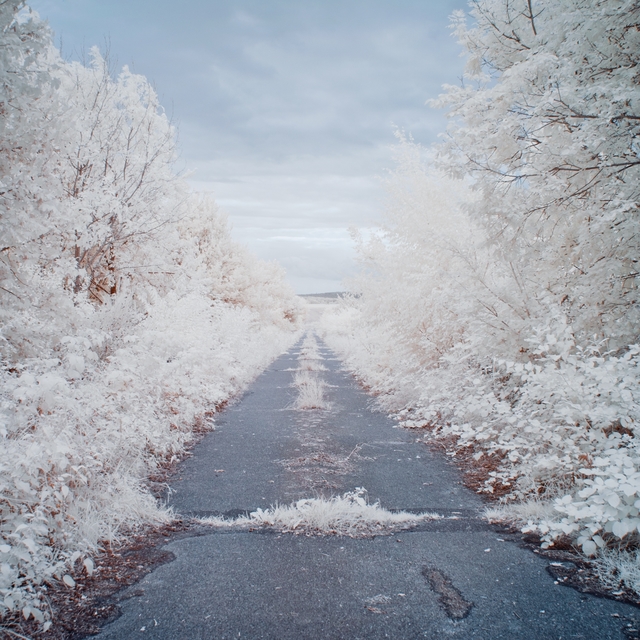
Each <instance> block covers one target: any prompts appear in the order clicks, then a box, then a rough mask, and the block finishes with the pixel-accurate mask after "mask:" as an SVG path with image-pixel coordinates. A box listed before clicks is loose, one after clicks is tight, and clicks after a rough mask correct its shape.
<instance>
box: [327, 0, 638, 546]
mask: <svg viewBox="0 0 640 640" xmlns="http://www.w3.org/2000/svg"><path fill="white" fill-rule="evenodd" d="M471 15H472V18H473V24H472V25H471V26H467V25H466V23H465V17H464V15H463V14H461V13H459V14H455V15H454V16H453V27H454V30H455V33H456V35H457V36H458V38H459V40H460V41H461V43H462V44H463V45H464V47H465V48H466V51H467V52H468V54H469V59H468V64H467V71H466V74H465V79H464V84H463V86H459V87H458V86H456V87H454V86H451V87H447V88H446V93H445V94H444V95H443V96H441V97H440V98H439V100H437V101H436V104H437V105H440V106H445V107H447V108H448V110H449V116H450V118H451V124H450V126H449V129H448V136H447V138H446V139H445V142H444V143H443V144H442V145H440V147H439V149H438V151H437V157H436V159H435V161H433V162H431V164H432V165H435V167H437V170H434V169H428V168H426V166H427V165H426V164H425V163H422V164H420V163H419V162H418V160H417V154H418V153H419V151H418V150H417V149H415V148H412V145H411V144H409V143H406V142H404V143H402V144H403V146H404V147H405V148H406V151H405V153H404V155H403V157H402V158H401V162H400V165H399V169H398V170H397V171H396V172H395V177H394V181H393V186H392V203H393V204H392V206H390V207H389V210H388V217H389V222H388V224H387V229H386V230H385V231H384V232H383V236H382V240H375V241H374V242H373V243H370V244H369V245H368V246H365V247H363V248H362V249H361V251H362V254H363V257H364V258H365V260H366V264H367V265H368V266H369V272H368V273H365V274H364V275H363V276H362V277H361V279H360V280H359V281H358V282H357V283H356V286H355V289H356V291H358V292H360V293H361V294H362V296H361V297H360V298H356V299H354V300H353V301H352V302H351V309H346V310H343V312H342V313H343V316H344V317H345V318H347V320H348V322H347V325H346V328H345V327H344V326H343V327H342V329H340V331H341V334H342V335H341V336H340V335H339V334H340V331H337V332H336V326H335V325H336V323H337V321H335V320H334V327H333V340H334V344H335V345H336V346H337V347H338V348H341V349H342V350H343V351H344V352H345V353H346V354H347V357H348V361H349V362H350V364H351V366H352V367H353V368H354V369H355V370H356V371H357V372H358V373H359V375H361V376H362V377H363V379H364V380H365V381H366V382H367V383H368V384H371V385H372V386H373V387H374V389H376V390H377V391H379V392H382V393H383V394H384V395H383V398H384V400H385V402H386V404H387V406H388V407H390V408H393V409H396V410H400V416H401V418H402V419H403V421H404V422H405V424H408V425H409V426H422V425H429V426H430V427H431V428H432V429H433V430H434V432H435V433H436V434H440V435H447V436H455V437H456V439H457V443H458V444H457V446H458V448H464V447H472V450H475V452H476V453H475V459H476V460H478V464H482V461H483V459H484V460H488V461H490V464H489V463H488V464H487V470H489V469H492V470H491V472H490V473H489V475H488V480H487V482H486V484H485V490H487V491H491V492H496V491H500V492H507V493H509V495H510V497H511V498H521V499H531V498H533V499H535V500H539V499H542V500H547V501H548V503H549V505H551V506H552V507H553V508H552V510H551V511H549V510H548V509H547V510H546V511H544V514H543V515H540V514H542V512H540V514H538V516H537V517H535V518H534V517H532V519H531V522H530V523H529V525H528V526H529V528H531V529H533V530H536V531H538V532H539V533H541V534H542V535H543V537H544V538H545V539H546V542H547V543H548V544H551V543H552V542H553V540H554V539H556V538H557V537H558V536H559V535H570V536H572V537H575V538H577V540H578V541H579V542H580V543H581V544H582V545H583V549H584V550H585V552H587V553H594V552H595V550H596V549H597V547H598V546H606V545H618V544H632V545H634V544H637V543H638V540H639V534H638V532H639V531H640V517H639V511H638V509H639V508H640V447H639V446H638V435H640V434H639V432H638V429H639V428H640V427H639V426H638V424H639V421H640V402H639V395H638V391H637V388H638V382H639V380H640V375H639V374H640V372H639V369H640V359H639V352H638V347H637V346H636V345H637V342H638V329H639V326H640V325H639V320H640V317H639V316H638V309H639V306H638V287H637V283H638V259H639V245H638V243H639V239H640V234H639V231H640V228H639V218H638V195H639V194H638V189H639V184H640V179H639V178H640V147H639V144H640V85H639V82H638V81H639V78H640V76H639V75H638V73H639V71H638V69H639V68H640V65H639V64H638V63H639V57H640V46H639V45H640V27H639V24H640V7H639V6H638V4H637V2H633V1H631V0H628V1H625V0H603V1H599V0H596V1H589V2H587V1H586V0H561V1H559V2H548V1H546V0H531V1H529V0H475V1H474V2H472V3H471ZM427 164H429V163H427ZM438 171H439V172H441V173H445V174H448V175H449V176H451V178H452V179H454V180H458V183H457V185H456V184H455V183H454V184H452V183H447V182H446V181H445V180H443V179H441V178H438V173H437V172H438ZM451 192H456V193H461V194H463V195H462V198H460V199H459V200H458V204H456V202H455V201H454V200H453V198H452V197H451ZM465 192H466V195H465ZM447 200H448V201H447ZM358 311H359V313H358ZM329 324H330V323H329V321H327V331H328V332H329V333H328V337H329V338H330V339H332V338H331V336H332V334H331V329H332V328H331V326H329ZM379 353H381V354H382V355H383V366H382V367H381V366H379V360H377V355H378V354H379ZM376 362H378V364H376Z"/></svg>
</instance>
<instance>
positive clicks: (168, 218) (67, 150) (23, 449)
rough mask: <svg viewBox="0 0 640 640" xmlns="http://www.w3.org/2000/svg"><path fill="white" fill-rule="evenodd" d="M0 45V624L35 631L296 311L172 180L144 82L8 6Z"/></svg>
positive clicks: (282, 336)
mask: <svg viewBox="0 0 640 640" xmlns="http://www.w3.org/2000/svg"><path fill="white" fill-rule="evenodd" d="M0 37H1V41H0V181H1V182H0V237H1V238H2V241H1V246H0V364H1V366H0V563H1V564H2V571H1V572H0V616H3V617H5V616H6V617H7V618H8V619H11V617H12V616H13V618H14V619H17V616H21V617H22V618H26V619H29V618H31V617H34V618H36V619H37V620H39V621H41V622H43V623H45V626H46V625H47V624H48V621H45V617H46V611H47V610H46V607H43V606H42V605H43V602H42V600H41V596H42V590H41V589H40V587H41V585H42V584H43V583H45V582H47V581H49V582H50V581H53V580H57V579H60V580H64V582H65V584H67V585H70V586H72V585H73V580H72V579H71V577H70V576H68V575H66V576H65V572H66V571H67V570H68V569H69V564H73V563H74V562H76V561H77V560H78V559H79V558H81V557H82V556H86V555H87V554H91V553H93V552H94V551H95V550H96V549H97V548H98V547H99V545H100V543H101V541H104V540H109V539H114V538H115V537H117V536H118V535H121V534H122V533H123V532H126V531H127V529H128V528H130V527H132V526H134V525H136V524H140V523H145V522H146V523H152V522H158V521H163V520H166V519H167V517H168V516H167V513H166V512H165V511H164V510H163V509H162V507H161V506H160V505H158V503H157V502H156V500H155V499H154V498H153V496H152V494H151V493H150V490H149V487H150V482H151V480H150V479H151V478H152V477H153V475H154V473H156V472H157V470H158V469H159V467H161V465H163V464H164V463H166V462H171V461H174V460H176V459H177V458H179V456H180V455H181V454H182V453H183V452H184V450H185V446H187V445H188V443H189V442H190V441H192V440H193V437H194V430H197V429H203V428H205V427H206V425H207V424H208V423H210V420H211V418H212V416H213V414H214V413H215V411H216V410H217V408H218V407H219V406H220V405H221V404H223V403H224V402H225V401H226V400H228V399H229V397H230V396H232V395H233V394H236V393H238V392H239V391H240V390H241V389H242V388H243V387H244V386H245V385H246V384H248V382H250V381H251V379H252V378H253V377H254V376H255V375H256V373H257V372H259V371H260V369H261V368H263V367H264V366H266V365H267V364H268V362H269V360H270V359H272V358H273V357H274V356H275V355H277V354H278V353H280V352H281V350H282V348H283V347H284V346H285V345H287V344H289V343H290V342H291V341H292V340H293V339H294V336H295V332H296V330H297V323H298V320H299V317H300V307H299V305H298V303H297V302H296V298H295V296H294V295H293V292H292V291H291V289H290V288H289V287H288V285H286V284H285V282H284V280H283V273H282V271H281V270H279V269H278V268H277V267H276V266H275V265H271V264H267V263H263V262H261V261H259V260H257V259H256V258H255V257H253V256H252V255H250V254H249V253H248V252H247V251H245V250H244V249H242V248H241V247H239V246H238V245H237V244H236V243H234V242H232V241H231V239H230V237H229V231H228V227H227V224H226V221H225V220H224V217H223V216H221V215H220V213H219V212H218V210H217V207H216V205H215V203H214V202H213V201H212V200H211V199H210V198H205V197H196V196H194V195H192V194H189V193H188V189H187V188H186V186H185V184H184V183H183V181H181V180H180V179H179V177H177V176H176V174H175V172H174V168H173V159H174V154H175V146H174V145H175V135H174V130H173V127H172V126H171V123H170V122H169V121H168V119H167V118H166V116H165V114H164V113H163V111H162V109H161V107H160V105H159V104H158V100H157V97H156V95H155V92H154V91H153V89H152V88H151V87H150V85H149V83H148V82H147V81H146V79H145V78H143V77H142V76H138V75H134V74H132V73H130V72H129V71H128V70H127V69H126V68H125V69H124V70H123V71H122V72H121V73H120V74H119V75H118V76H116V77H114V76H113V75H112V74H111V72H110V70H109V67H108V64H107V62H106V61H105V60H104V59H103V58H102V57H101V56H100V54H99V52H98V51H97V50H92V54H91V63H90V64H89V66H83V65H81V64H79V63H67V62H64V61H63V60H62V59H61V58H60V56H59V54H58V52H57V51H56V50H55V49H54V47H53V46H52V43H51V36H50V33H49V30H48V28H47V27H46V25H45V24H44V23H42V22H41V21H40V20H39V18H38V17H37V16H36V15H35V14H32V13H30V12H29V10H28V8H25V6H24V3H23V2H22V1H20V0H0ZM84 566H85V567H86V570H87V571H89V570H90V567H91V566H92V565H91V563H90V561H88V560H87V563H85V565H84Z"/></svg>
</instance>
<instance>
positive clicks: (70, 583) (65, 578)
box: [62, 574, 76, 589]
mask: <svg viewBox="0 0 640 640" xmlns="http://www.w3.org/2000/svg"><path fill="white" fill-rule="evenodd" d="M62 582H64V583H65V584H66V585H67V586H68V587H71V588H72V589H73V587H75V586H76V581H75V580H74V579H73V578H72V577H71V576H70V575H69V574H65V575H64V576H62Z"/></svg>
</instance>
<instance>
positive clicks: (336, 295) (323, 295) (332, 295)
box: [298, 291, 347, 298]
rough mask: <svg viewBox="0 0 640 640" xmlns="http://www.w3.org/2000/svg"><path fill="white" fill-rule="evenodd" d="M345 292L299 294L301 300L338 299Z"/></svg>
mask: <svg viewBox="0 0 640 640" xmlns="http://www.w3.org/2000/svg"><path fill="white" fill-rule="evenodd" d="M346 293H347V292H346V291H331V292H329V293H299V294H298V295H299V296H300V297H301V298H340V297H342V296H343V295H345V294H346Z"/></svg>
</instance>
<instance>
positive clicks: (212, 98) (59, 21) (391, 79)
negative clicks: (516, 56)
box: [29, 0, 466, 293]
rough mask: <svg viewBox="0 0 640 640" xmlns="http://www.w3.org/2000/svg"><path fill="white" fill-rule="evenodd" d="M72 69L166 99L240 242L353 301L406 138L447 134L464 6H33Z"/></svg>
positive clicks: (193, 1) (191, 166)
mask: <svg viewBox="0 0 640 640" xmlns="http://www.w3.org/2000/svg"><path fill="white" fill-rule="evenodd" d="M29 4H30V5H31V6H32V7H33V8H34V9H35V10H37V11H38V12H39V13H40V15H41V16H42V17H43V18H46V19H48V20H49V23H50V24H51V27H52V28H53V30H54V32H55V38H56V43H57V44H60V43H62V50H63V55H64V56H65V57H66V58H72V59H77V58H79V57H81V56H82V52H83V51H87V50H88V49H89V48H90V47H91V46H93V45H95V44H97V45H99V46H100V47H101V49H103V50H104V49H105V46H106V44H107V43H108V48H109V49H110V56H111V58H112V59H114V60H116V61H117V63H118V64H119V65H120V66H122V65H125V64H128V65H129V66H130V67H131V68H132V69H133V70H134V71H136V72H137V73H141V74H143V75H145V76H147V78H149V80H151V82H152V83H153V84H154V86H155V87H156V90H157V91H158V94H159V96H160V100H161V102H162V104H163V105H164V107H165V109H166V110H167V112H168V113H170V114H171V115H172V117H173V119H174V121H175V122H176V123H177V125H178V130H179V147H180V150H181V163H182V166H183V167H184V168H185V170H186V171H187V172H188V173H189V181H190V183H191V184H192V185H193V187H194V188H195V189H198V190H207V191H213V193H214V194H215V197H216V200H217V201H218V203H219V204H220V206H221V208H222V209H223V210H224V211H226V212H227V214H228V215H229V219H230V221H231V224H232V226H233V235H234V237H235V238H236V239H237V240H239V241H240V242H242V243H243V244H245V245H247V246H248V247H249V248H251V249H252V250H254V251H255V252H256V253H257V254H258V255H260V256H261V257H262V258H266V259H276V260H278V261H279V262H280V263H281V264H282V265H283V266H284V267H285V268H286V270H287V274H288V277H289V279H290V281H291V283H292V284H293V285H294V287H295V289H296V291H297V292H298V293H314V292H323V291H337V290H341V289H342V288H343V287H342V286H341V281H342V279H343V278H345V277H348V276H349V275H351V274H352V273H353V271H354V269H355V264H354V252H353V248H352V244H351V240H350V238H349V235H348V232H347V228H348V227H349V226H350V225H355V226H357V227H360V228H364V229H366V228H369V227H372V226H375V224H376V222H377V221H378V220H379V216H380V212H381V207H382V204H381V199H382V194H381V190H380V187H379V177H380V176H382V175H384V172H385V170H386V169H388V168H391V167H392V160H391V153H390V146H391V145H392V144H393V142H394V137H393V127H394V126H396V127H399V128H401V129H404V130H405V131H407V132H408V133H411V134H412V135H413V137H414V138H415V139H416V140H417V141H419V142H422V143H424V144H430V143H432V142H434V141H436V139H437V135H438V134H439V133H441V132H442V131H444V128H445V126H446V125H445V118H444V114H442V113H441V112H439V111H435V110H433V109H431V108H430V107H427V106H425V102H426V101H427V100H428V99H429V98H433V97H436V96H437V95H438V94H439V93H440V92H441V86H442V84H444V83H449V84H456V83H457V82H459V78H460V76H461V74H462V67H463V59H462V58H460V56H459V54H460V48H459V46H458V45H457V44H456V42H455V40H454V38H452V37H451V35H450V32H449V29H448V22H449V21H448V17H449V15H450V14H451V12H452V11H453V10H455V9H465V8H466V2H465V1H464V0H395V1H393V0H341V1H340V0H319V1H316V0H237V1H236V0H181V1H180V2H176V1H175V0H108V1H107V0H33V1H32V2H30V3H29Z"/></svg>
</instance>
